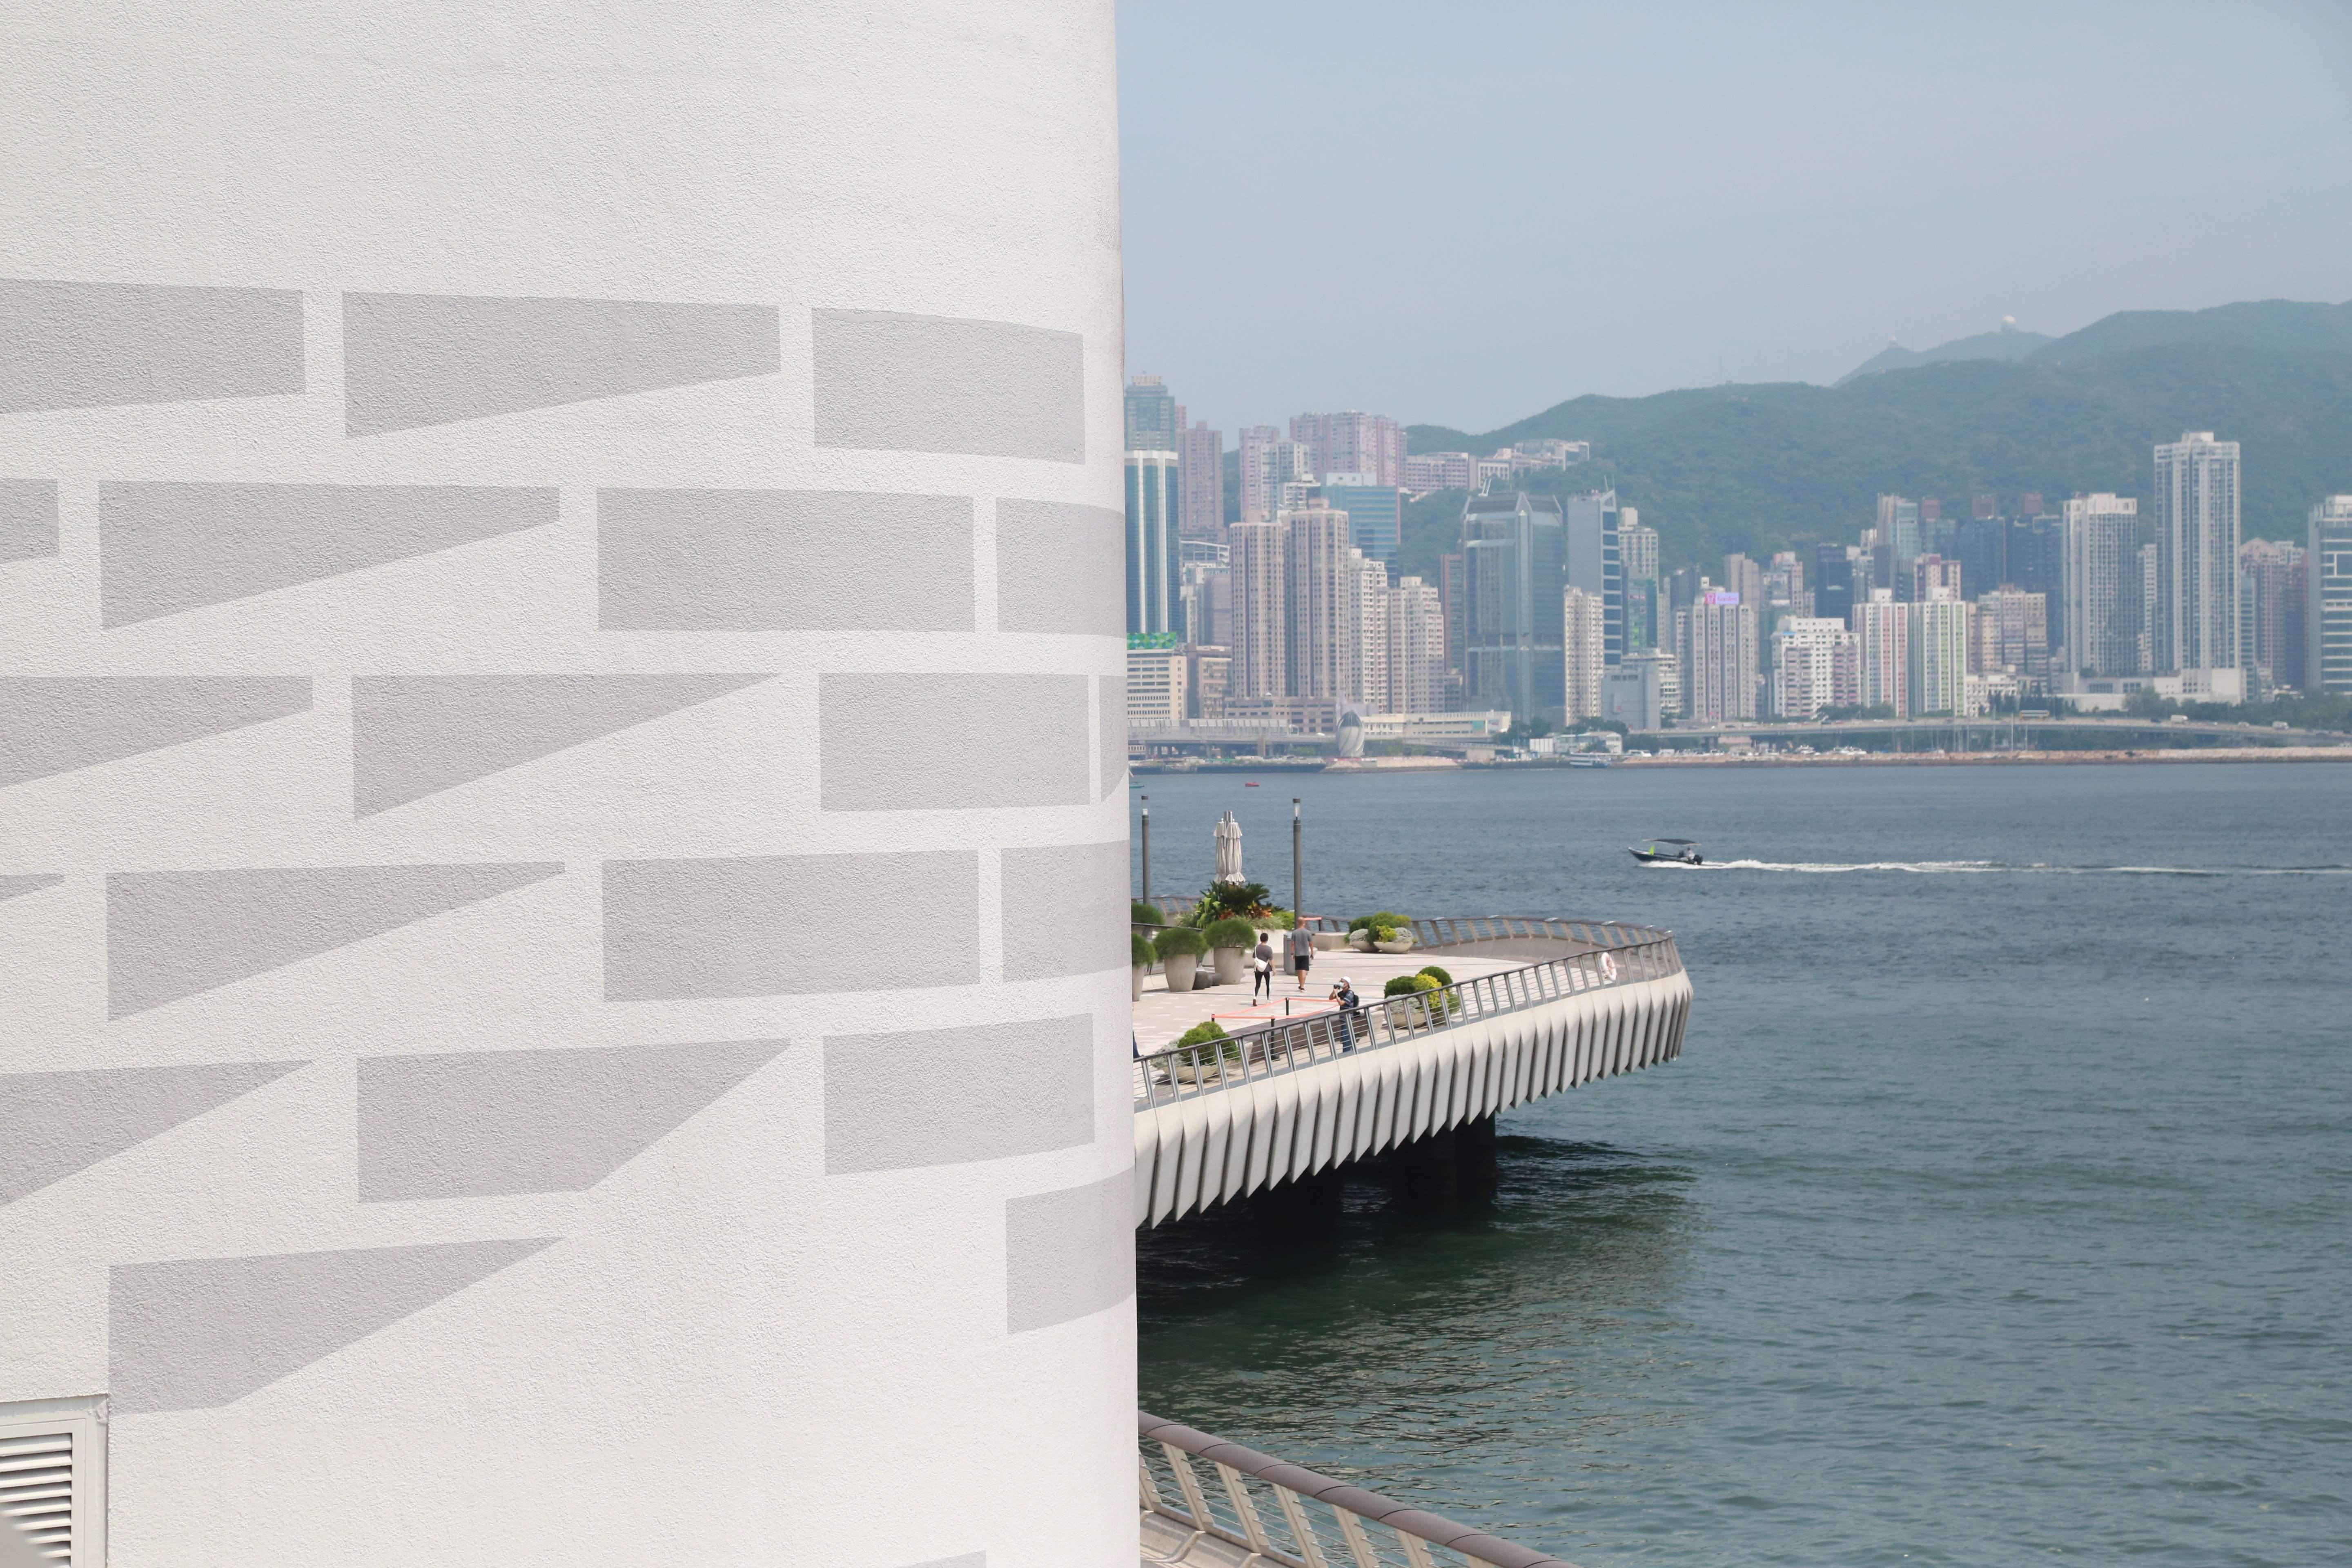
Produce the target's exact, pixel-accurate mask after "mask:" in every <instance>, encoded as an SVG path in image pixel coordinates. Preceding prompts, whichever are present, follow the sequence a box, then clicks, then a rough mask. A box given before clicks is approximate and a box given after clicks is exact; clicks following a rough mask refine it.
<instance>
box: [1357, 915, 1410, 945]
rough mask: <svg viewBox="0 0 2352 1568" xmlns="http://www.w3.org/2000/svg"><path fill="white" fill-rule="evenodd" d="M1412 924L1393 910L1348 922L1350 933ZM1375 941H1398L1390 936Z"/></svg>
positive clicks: (1363, 916) (1362, 916)
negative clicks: (1379, 927)
mask: <svg viewBox="0 0 2352 1568" xmlns="http://www.w3.org/2000/svg"><path fill="white" fill-rule="evenodd" d="M1411 924H1412V921H1410V920H1407V919H1406V918H1405V917H1404V916H1402V915H1401V914H1397V913H1395V912H1394V911H1393V910H1380V911H1379V912H1378V913H1376V914H1369V915H1358V916H1357V917H1356V918H1355V919H1354V920H1351V921H1349V922H1348V929H1349V931H1363V930H1366V929H1367V928H1369V927H1371V926H1390V927H1395V926H1402V925H1411ZM1373 940H1374V941H1376V942H1394V941H1395V940H1396V939H1395V938H1394V937H1393V936H1389V937H1375V938H1374V939H1373Z"/></svg>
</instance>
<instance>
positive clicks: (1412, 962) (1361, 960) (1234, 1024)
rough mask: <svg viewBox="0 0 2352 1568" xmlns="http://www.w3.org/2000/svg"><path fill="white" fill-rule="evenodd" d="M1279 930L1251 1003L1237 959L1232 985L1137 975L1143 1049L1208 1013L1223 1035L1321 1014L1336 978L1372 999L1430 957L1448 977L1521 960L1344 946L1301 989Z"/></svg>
mask: <svg viewBox="0 0 2352 1568" xmlns="http://www.w3.org/2000/svg"><path fill="white" fill-rule="evenodd" d="M1288 934H1289V933H1288V932H1287V931H1275V932H1274V933H1273V936H1274V939H1275V941H1274V946H1275V952H1276V958H1275V963H1276V970H1275V973H1274V996H1273V999H1272V1001H1270V1002H1268V1001H1265V1000H1263V999H1261V1000H1258V1001H1256V1002H1253V1001H1252V1000H1251V995H1250V974H1249V965H1248V962H1247V960H1246V958H1244V963H1243V965H1242V979H1241V983H1240V984H1237V985H1211V986H1207V987H1205V988H1204V987H1202V986H1200V985H1198V984H1196V985H1195V986H1194V988H1193V989H1192V990H1190V991H1171V990H1169V989H1168V982H1167V979H1166V977H1165V976H1162V975H1160V974H1147V975H1145V976H1144V980H1143V996H1142V999H1141V1000H1140V1001H1139V1002H1137V1003H1136V1005H1135V1040H1136V1044H1137V1045H1138V1046H1139V1047H1141V1048H1142V1049H1143V1050H1144V1051H1145V1052H1146V1053H1147V1054H1148V1053H1150V1052H1152V1051H1156V1050H1159V1049H1160V1048H1161V1047H1165V1046H1171V1045H1173V1044H1175V1042H1176V1040H1177V1039H1178V1037H1181V1035H1182V1034H1183V1033H1184V1031H1185V1030H1187V1029H1189V1028H1191V1027H1192V1026H1193V1025H1195V1024H1198V1023H1201V1022H1202V1021H1203V1020H1205V1019H1209V1018H1214V1019H1216V1021H1217V1022H1218V1024H1219V1025H1220V1026H1223V1029H1224V1031H1225V1033H1227V1034H1229V1035H1238V1034H1240V1033H1241V1032H1243V1031H1244V1029H1255V1028H1260V1027H1263V1026H1265V1025H1266V1024H1269V1023H1282V1022H1284V1021H1286V1020H1287V1019H1292V1018H1301V1017H1305V1016H1307V1015H1309V1014H1312V1013H1318V1012H1328V1011H1329V1009H1330V1003H1329V1002H1328V1001H1327V1000H1325V998H1327V997H1328V995H1329V994H1330V992H1331V987H1332V986H1334V985H1336V984H1339V977H1340V976H1341V975H1343V974H1344V975H1346V976H1347V977H1348V978H1349V980H1351V981H1353V982H1354V983H1355V987H1356V994H1357V995H1358V996H1359V997H1360V998H1362V999H1363V1000H1365V1001H1367V1002H1370V1001H1377V1000H1378V999H1379V997H1380V994H1381V986H1383V985H1386V984H1388V983H1389V981H1390V979H1391V978H1392V977H1393V976H1396V975H1399V974H1414V973H1419V972H1420V971H1421V969H1422V967H1423V965H1424V964H1431V963H1434V964H1436V965H1437V966H1438V967H1439V968H1441V969H1443V970H1444V971H1445V972H1446V973H1448V974H1450V975H1452V976H1453V977H1454V979H1456V980H1468V979H1471V978H1473V977H1474V976H1483V975H1488V974H1498V973H1502V972H1503V971H1504V970H1506V969H1515V968H1517V967H1518V966H1519V965H1521V964H1524V963H1527V960H1526V959H1524V958H1509V957H1495V958H1484V957H1477V956H1475V955H1472V954H1469V953H1456V952H1426V951H1423V949H1421V948H1418V947H1416V948H1414V949H1413V950H1412V952H1395V953H1391V952H1349V951H1347V950H1345V949H1341V950H1339V951H1338V952H1328V951H1327V952H1318V953H1317V954H1316V955H1315V962H1314V964H1313V966H1312V968H1310V969H1309V971H1308V972H1307V989H1306V990H1304V991H1299V990H1297V989H1296V984H1297V983H1296V981H1295V979H1294V977H1293V976H1292V975H1291V974H1290V973H1288V972H1286V970H1284V969H1283V968H1282V967H1280V966H1281V964H1282V963H1283V962H1284V960H1283V959H1282V957H1281V951H1282V939H1283V938H1284V937H1286V936H1287V935H1288ZM1201 973H1202V975H1204V976H1208V975H1213V973H1214V972H1213V969H1212V968H1211V962H1210V960H1209V958H1208V956H1207V955H1206V954H1203V955H1202V963H1201Z"/></svg>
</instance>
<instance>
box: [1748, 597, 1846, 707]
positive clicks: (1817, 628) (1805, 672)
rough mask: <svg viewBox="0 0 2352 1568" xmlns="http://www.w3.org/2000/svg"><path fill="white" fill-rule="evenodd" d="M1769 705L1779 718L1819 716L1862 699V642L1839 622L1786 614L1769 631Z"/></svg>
mask: <svg viewBox="0 0 2352 1568" xmlns="http://www.w3.org/2000/svg"><path fill="white" fill-rule="evenodd" d="M1770 696H1771V701H1770V707H1771V710H1772V712H1773V714H1774V715H1775V716H1777V717H1779V718H1782V719H1805V720H1810V719H1818V718H1820V717H1821V715H1822V710H1824V709H1827V708H1851V707H1853V705H1855V704H1856V703H1858V702H1860V701H1861V700H1862V645H1861V642H1860V640H1859V639H1857V638H1856V637H1854V635H1853V630H1852V628H1850V627H1849V626H1847V625H1846V624H1845V622H1843V620H1831V619H1828V618H1826V617H1822V616H1788V617H1786V618H1785V619H1783V620H1782V621H1781V622H1780V626H1779V627H1778V628H1777V629H1776V630H1775V631H1774V632H1773V633H1772V684H1771V693H1770Z"/></svg>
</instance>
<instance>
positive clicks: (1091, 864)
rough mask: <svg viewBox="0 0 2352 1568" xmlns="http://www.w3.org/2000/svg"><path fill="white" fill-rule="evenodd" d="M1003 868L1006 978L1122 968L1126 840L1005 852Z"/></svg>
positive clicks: (1125, 957) (1124, 954)
mask: <svg viewBox="0 0 2352 1568" xmlns="http://www.w3.org/2000/svg"><path fill="white" fill-rule="evenodd" d="M1003 866H1004V878H1003V888H1004V895H1003V908H1004V977H1005V978H1006V979H1007V980H1046V979H1051V978H1053V977H1054V976H1055V975H1062V974H1097V973H1102V972H1103V971H1105V970H1112V969H1125V968H1126V967H1127V964H1128V949H1127V944H1126V943H1124V942H1120V941H1119V940H1118V939H1119V938H1120V937H1122V936H1125V935H1126V934H1127V919H1128V864H1127V846H1126V845H1125V844H1124V843H1118V844H1070V845H1055V846H1051V847H1045V848H1036V849H1007V850H1006V851H1005V852H1004V857H1003Z"/></svg>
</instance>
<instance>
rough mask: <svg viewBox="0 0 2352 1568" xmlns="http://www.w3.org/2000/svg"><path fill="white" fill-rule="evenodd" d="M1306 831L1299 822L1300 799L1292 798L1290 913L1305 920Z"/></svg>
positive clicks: (1295, 796)
mask: <svg viewBox="0 0 2352 1568" xmlns="http://www.w3.org/2000/svg"><path fill="white" fill-rule="evenodd" d="M1304 831H1305V829H1304V828H1303V827H1302V826H1301V825H1300V823H1299V820H1298V797H1297V795H1292V796H1291V797H1290V912H1291V913H1292V914H1294V915H1297V916H1298V917H1299V918H1300V919H1301V920H1304V919H1305V918H1306V916H1307V869H1306V868H1307V860H1306V855H1305V852H1304V847H1303V843H1304V841H1303V839H1302V837H1301V835H1302V834H1303V833H1304Z"/></svg>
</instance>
